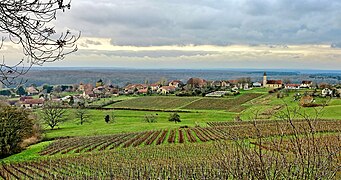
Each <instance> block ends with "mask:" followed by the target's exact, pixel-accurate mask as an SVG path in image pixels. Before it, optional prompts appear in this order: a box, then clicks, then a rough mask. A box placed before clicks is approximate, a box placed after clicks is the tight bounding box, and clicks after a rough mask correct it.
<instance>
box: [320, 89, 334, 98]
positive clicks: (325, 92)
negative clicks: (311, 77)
mask: <svg viewBox="0 0 341 180" xmlns="http://www.w3.org/2000/svg"><path fill="white" fill-rule="evenodd" d="M332 94H333V91H332V90H330V89H328V88H324V89H323V90H322V96H323V97H325V96H331V95H332Z"/></svg>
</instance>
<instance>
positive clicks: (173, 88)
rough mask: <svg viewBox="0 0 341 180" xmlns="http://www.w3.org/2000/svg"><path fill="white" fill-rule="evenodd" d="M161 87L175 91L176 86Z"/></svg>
mask: <svg viewBox="0 0 341 180" xmlns="http://www.w3.org/2000/svg"><path fill="white" fill-rule="evenodd" d="M160 89H164V90H167V91H174V90H175V87H174V86H162V87H161V88H160Z"/></svg>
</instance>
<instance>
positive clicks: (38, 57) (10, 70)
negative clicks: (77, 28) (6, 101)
mask: <svg viewBox="0 0 341 180" xmlns="http://www.w3.org/2000/svg"><path fill="white" fill-rule="evenodd" d="M70 2H71V1H69V2H67V3H65V2H64V0H2V1H1V2H0V33H3V34H8V37H7V39H8V40H9V41H10V42H12V43H14V44H18V45H20V46H21V47H22V50H23V54H24V57H25V59H21V60H19V61H18V63H17V64H14V65H8V64H6V63H5V59H4V58H3V59H2V62H1V63H0V82H1V83H3V84H5V85H10V84H13V83H14V80H15V79H16V78H17V77H19V76H21V75H23V74H25V73H26V72H27V71H28V70H29V69H30V67H32V65H43V64H44V63H46V62H54V61H57V60H62V59H63V58H64V57H65V55H68V54H70V53H73V52H75V51H77V45H76V44H75V43H76V41H77V40H78V39H79V37H80V33H77V34H76V35H75V34H72V33H71V31H70V30H67V31H66V32H64V33H61V34H59V35H57V34H56V31H55V29H54V27H53V26H51V25H49V23H50V22H51V21H53V20H55V19H56V13H57V11H58V10H62V11H63V12H64V11H65V9H70V7H71V5H70ZM4 40H5V38H2V41H1V46H0V48H1V47H2V43H3V42H4ZM25 65H26V66H25Z"/></svg>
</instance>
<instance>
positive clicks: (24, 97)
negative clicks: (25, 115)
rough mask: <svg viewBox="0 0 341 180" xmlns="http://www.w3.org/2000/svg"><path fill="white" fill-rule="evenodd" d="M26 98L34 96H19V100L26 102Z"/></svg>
mask: <svg viewBox="0 0 341 180" xmlns="http://www.w3.org/2000/svg"><path fill="white" fill-rule="evenodd" d="M26 99H33V97H32V96H22V97H20V98H19V101H21V102H24V101H25V100H26Z"/></svg>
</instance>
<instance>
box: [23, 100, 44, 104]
mask: <svg viewBox="0 0 341 180" xmlns="http://www.w3.org/2000/svg"><path fill="white" fill-rule="evenodd" d="M43 103H44V99H25V101H24V104H43Z"/></svg>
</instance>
